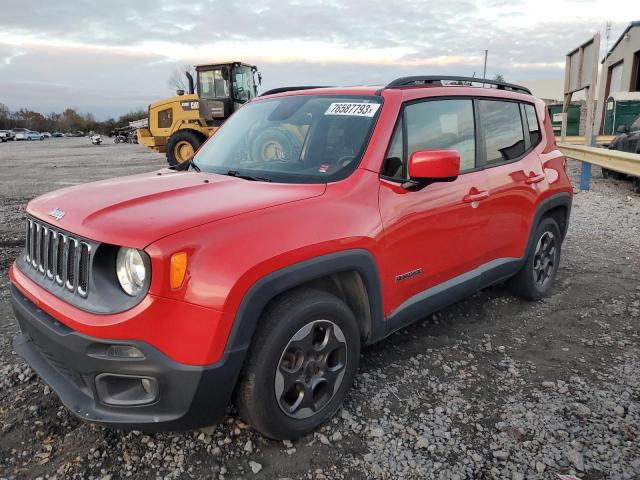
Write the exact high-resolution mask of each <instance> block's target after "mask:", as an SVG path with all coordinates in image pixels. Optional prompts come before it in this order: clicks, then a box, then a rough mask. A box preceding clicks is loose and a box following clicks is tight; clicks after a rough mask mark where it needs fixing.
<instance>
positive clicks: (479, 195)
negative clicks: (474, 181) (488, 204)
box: [462, 190, 489, 203]
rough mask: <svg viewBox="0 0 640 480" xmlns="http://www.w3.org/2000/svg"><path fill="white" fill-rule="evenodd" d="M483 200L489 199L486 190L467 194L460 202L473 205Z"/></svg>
mask: <svg viewBox="0 0 640 480" xmlns="http://www.w3.org/2000/svg"><path fill="white" fill-rule="evenodd" d="M485 198H489V192H487V191H486V190H484V191H482V192H477V191H476V192H475V193H469V194H468V195H465V196H464V197H463V198H462V201H463V202H465V203H473V202H479V201H480V200H484V199H485Z"/></svg>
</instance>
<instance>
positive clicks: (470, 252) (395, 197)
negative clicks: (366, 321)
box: [379, 98, 489, 316]
mask: <svg viewBox="0 0 640 480" xmlns="http://www.w3.org/2000/svg"><path fill="white" fill-rule="evenodd" d="M475 123H476V122H475V115H474V106H473V102H472V100H471V99H466V98H461V99H440V100H439V99H430V100H426V101H422V102H417V103H411V104H408V105H406V106H405V107H404V109H403V112H402V113H401V118H400V119H399V121H398V125H397V127H396V131H395V133H394V136H393V139H392V141H391V145H390V147H389V151H388V153H387V158H386V160H385V162H384V165H383V171H382V175H381V180H380V194H379V203H380V212H381V217H382V224H383V228H384V234H383V235H384V238H383V244H384V248H385V259H384V265H382V269H381V270H382V276H383V278H382V281H383V284H384V285H383V286H384V288H383V291H384V292H385V297H384V305H385V315H386V316H389V315H393V314H394V313H397V311H398V310H400V309H402V308H403V307H405V306H407V304H408V303H409V304H410V303H411V302H412V299H416V298H417V297H420V296H421V295H425V294H428V293H429V292H432V291H433V292H436V291H437V290H438V286H439V285H440V286H443V284H444V282H448V284H447V287H450V286H453V284H457V283H461V284H462V283H465V288H466V287H469V288H470V289H471V290H473V285H472V284H473V278H474V276H475V273H474V272H472V271H473V270H474V269H476V268H477V267H478V266H480V265H481V264H482V263H483V262H484V261H485V260H486V229H487V225H488V222H489V215H488V210H487V209H486V207H485V203H486V199H487V195H488V189H489V185H488V181H487V176H486V173H485V172H484V171H482V170H479V169H478V168H477V167H478V166H477V164H476V132H475ZM427 149H438V150H440V149H453V150H457V151H458V152H459V153H460V159H461V167H460V168H461V173H460V175H459V177H458V178H457V179H456V180H455V181H453V182H442V183H432V184H430V185H427V186H426V187H424V188H422V189H420V190H407V189H405V188H403V186H402V181H403V180H406V171H407V167H406V165H407V159H408V157H409V156H410V155H411V153H413V152H414V151H416V150H427ZM469 280H470V281H469ZM434 288H435V290H433V289H434ZM425 291H428V292H425ZM403 304H404V305H403ZM399 307H400V309H399Z"/></svg>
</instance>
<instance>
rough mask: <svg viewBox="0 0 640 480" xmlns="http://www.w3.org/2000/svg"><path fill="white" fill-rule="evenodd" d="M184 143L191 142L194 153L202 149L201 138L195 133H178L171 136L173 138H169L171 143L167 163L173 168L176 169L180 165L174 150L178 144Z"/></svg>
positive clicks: (168, 145) (169, 143)
mask: <svg viewBox="0 0 640 480" xmlns="http://www.w3.org/2000/svg"><path fill="white" fill-rule="evenodd" d="M182 141H185V142H189V143H190V144H191V146H192V147H193V151H194V152H195V151H196V150H198V148H200V145H202V140H201V139H200V137H198V135H196V134H195V133H193V132H187V131H178V132H176V133H174V134H173V135H171V137H170V138H169V142H168V143H167V162H168V163H169V165H170V166H172V167H175V166H176V165H178V164H179V163H180V162H178V160H176V157H175V155H174V150H175V146H176V144H177V143H178V142H182Z"/></svg>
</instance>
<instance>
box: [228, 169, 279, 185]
mask: <svg viewBox="0 0 640 480" xmlns="http://www.w3.org/2000/svg"><path fill="white" fill-rule="evenodd" d="M223 175H229V176H230V177H237V178H242V179H243V180H252V181H254V182H270V181H271V179H270V178H266V177H253V176H251V175H242V174H241V173H240V172H238V171H237V170H229V171H228V172H227V173H223Z"/></svg>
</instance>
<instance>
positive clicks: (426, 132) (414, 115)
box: [381, 99, 476, 180]
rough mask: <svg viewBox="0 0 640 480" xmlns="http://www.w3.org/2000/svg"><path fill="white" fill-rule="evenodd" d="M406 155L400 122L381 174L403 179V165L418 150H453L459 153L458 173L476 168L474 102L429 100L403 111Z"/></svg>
mask: <svg viewBox="0 0 640 480" xmlns="http://www.w3.org/2000/svg"><path fill="white" fill-rule="evenodd" d="M403 115H404V124H405V128H406V130H407V131H406V146H407V149H406V150H407V151H406V155H404V154H403V152H402V146H403V143H402V133H403V131H402V129H403V126H402V122H398V126H397V127H396V131H395V132H394V135H393V138H392V141H391V145H390V147H389V151H388V152H387V156H386V159H385V162H384V165H383V169H382V172H381V173H382V175H383V176H385V177H390V178H393V179H398V180H400V179H405V178H406V176H407V167H406V163H407V161H408V158H409V157H411V154H412V153H413V152H415V151H417V150H456V151H457V152H458V153H459V154H460V171H461V172H465V171H469V170H472V169H474V168H475V167H476V140H475V121H474V115H473V102H472V100H470V99H460V100H429V101H424V102H420V103H412V104H410V105H407V106H406V107H405V108H404V112H403Z"/></svg>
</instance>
